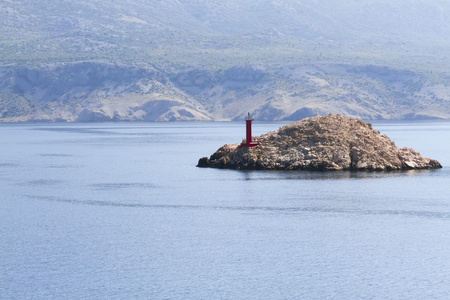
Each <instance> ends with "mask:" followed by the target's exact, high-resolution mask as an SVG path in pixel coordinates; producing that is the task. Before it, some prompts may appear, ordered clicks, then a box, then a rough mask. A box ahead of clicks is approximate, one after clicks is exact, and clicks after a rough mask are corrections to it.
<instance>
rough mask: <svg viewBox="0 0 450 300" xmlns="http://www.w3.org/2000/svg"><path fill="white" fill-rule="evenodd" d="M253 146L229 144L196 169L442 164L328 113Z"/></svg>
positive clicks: (353, 120) (376, 168)
mask: <svg viewBox="0 0 450 300" xmlns="http://www.w3.org/2000/svg"><path fill="white" fill-rule="evenodd" d="M253 140H254V141H255V142H258V143H259V145H258V146H257V147H253V148H249V147H239V145H240V144H229V145H224V146H222V147H221V148H219V149H218V150H217V151H216V152H215V153H214V154H213V155H211V157H209V158H208V157H203V158H201V159H200V160H199V162H198V165H197V166H198V167H211V168H223V169H241V170H323V171H326V170H330V171H331V170H336V171H338V170H355V171H356V170H358V171H393V170H410V169H437V168H442V166H441V164H440V163H439V162H438V161H437V160H434V159H430V158H425V157H423V156H422V155H421V154H420V153H419V152H417V151H415V150H413V149H411V148H406V147H404V148H399V147H397V146H396V145H395V143H394V142H393V141H392V140H391V139H390V138H389V137H387V136H386V135H384V134H381V133H380V132H379V131H378V130H375V129H373V127H372V125H371V124H370V123H366V122H363V121H361V120H359V119H356V118H347V117H344V116H342V115H335V114H330V115H328V116H325V117H321V116H319V117H311V118H306V119H303V120H300V121H297V122H295V123H292V124H290V125H287V126H284V127H282V128H280V129H279V130H277V131H273V132H269V133H266V134H263V135H261V136H259V137H254V138H253Z"/></svg>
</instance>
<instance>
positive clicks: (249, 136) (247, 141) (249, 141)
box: [239, 113, 259, 148]
mask: <svg viewBox="0 0 450 300" xmlns="http://www.w3.org/2000/svg"><path fill="white" fill-rule="evenodd" d="M252 121H253V118H252V117H250V113H248V116H247V118H246V119H245V123H246V127H247V131H246V133H247V134H246V139H245V140H244V141H243V142H242V143H241V144H240V145H239V148H243V147H255V146H258V145H259V143H254V142H252Z"/></svg>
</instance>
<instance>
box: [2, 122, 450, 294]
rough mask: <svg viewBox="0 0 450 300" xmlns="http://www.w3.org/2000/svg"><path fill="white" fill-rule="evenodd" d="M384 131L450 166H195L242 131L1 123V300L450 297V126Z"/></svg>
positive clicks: (387, 126)
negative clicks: (307, 168)
mask: <svg viewBox="0 0 450 300" xmlns="http://www.w3.org/2000/svg"><path fill="white" fill-rule="evenodd" d="M283 125H286V124H285V123H262V122H258V121H255V122H254V127H253V135H255V136H257V135H260V134H263V133H266V132H268V131H273V130H277V129H278V128H280V127H281V126H283ZM373 126H374V128H375V129H377V130H379V131H380V132H381V133H383V134H386V135H388V136H389V137H390V138H391V139H392V140H393V141H395V143H396V144H397V145H398V146H400V147H404V146H406V147H411V148H413V149H415V150H417V151H419V152H420V153H421V154H422V155H423V156H426V157H431V158H433V159H437V160H438V161H440V162H441V164H442V165H443V168H442V169H439V170H423V171H403V172H307V171H289V172H286V171H237V170H220V169H203V168H197V167H196V164H197V162H198V159H199V158H201V157H203V156H210V155H211V154H212V153H213V152H214V151H216V150H217V149H218V148H219V147H221V146H223V145H224V144H230V143H239V142H240V141H241V140H242V138H244V137H245V124H244V123H243V122H210V123H202V122H200V123H183V122H180V123H178V122H174V123H92V124H88V123H83V124H58V123H55V124H43V123H35V124H0V299H448V297H449V295H450V285H449V282H450V122H442V121H417V122H373Z"/></svg>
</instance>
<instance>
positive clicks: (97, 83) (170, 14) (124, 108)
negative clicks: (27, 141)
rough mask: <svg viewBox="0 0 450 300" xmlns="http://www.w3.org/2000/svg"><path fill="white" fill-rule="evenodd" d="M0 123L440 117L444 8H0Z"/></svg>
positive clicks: (445, 85) (46, 3)
mask: <svg viewBox="0 0 450 300" xmlns="http://www.w3.org/2000/svg"><path fill="white" fill-rule="evenodd" d="M0 20H1V21H0V32H1V35H0V51H1V53H2V56H1V57H0V63H1V64H2V65H3V67H2V68H1V70H0V121H28V120H53V121H55V120H56V121H95V120H140V121H155V120H234V119H239V118H242V117H243V116H244V115H245V114H246V113H247V111H250V112H252V113H254V114H255V116H256V117H257V118H259V119H262V120H291V119H298V118H301V117H305V116H310V115H315V114H328V113H330V112H334V113H342V114H345V115H347V116H354V117H362V118H365V119H380V118H381V119H402V118H449V117H450V107H449V92H450V88H449V87H450V76H449V75H448V74H447V72H448V71H447V70H448V69H449V68H450V56H449V55H448V49H449V48H450V39H449V35H450V3H448V2H446V1H441V0H430V1H425V0H414V1H406V0H399V1H395V2H391V1H372V0H367V1H357V0H341V1H332V0H324V1H320V2H317V1H313V0H305V1H301V2H299V1H294V0H284V1H276V0H264V1H256V0H241V1H237V0H227V1H220V2H216V1H207V0H168V1H156V0H155V1H139V0H133V1H127V2H123V1H119V0H108V1H102V2H98V1H94V0H82V1H76V2H73V1H67V0H62V1H58V2H55V1H51V0H43V1H40V2H35V1H31V0H17V1H12V0H5V1H2V3H0Z"/></svg>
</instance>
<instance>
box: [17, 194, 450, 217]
mask: <svg viewBox="0 0 450 300" xmlns="http://www.w3.org/2000/svg"><path fill="white" fill-rule="evenodd" d="M25 197H27V198H29V199H36V200H43V201H51V202H62V203H70V204H80V205H94V206H107V207H126V208H157V209H182V210H198V209H207V210H228V211H241V212H281V213H304V212H310V213H330V214H359V215H390V216H407V217H418V218H427V219H441V220H450V212H436V211H422V210H418V211H415V210H355V209H338V208H324V207H276V206H221V205H217V206H215V205H186V204H142V203H121V202H108V201H99V200H77V199H63V198H58V197H52V196H34V195H25Z"/></svg>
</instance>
